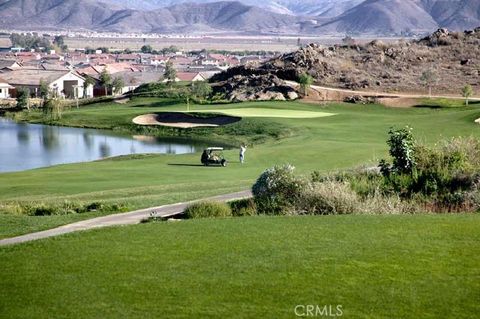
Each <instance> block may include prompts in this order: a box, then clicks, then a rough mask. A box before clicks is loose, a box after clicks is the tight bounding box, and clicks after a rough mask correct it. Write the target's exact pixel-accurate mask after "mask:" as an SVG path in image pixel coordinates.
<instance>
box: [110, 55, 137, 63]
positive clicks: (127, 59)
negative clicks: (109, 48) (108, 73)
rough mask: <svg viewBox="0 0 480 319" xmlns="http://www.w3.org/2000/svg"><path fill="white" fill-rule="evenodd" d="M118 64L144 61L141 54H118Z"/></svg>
mask: <svg viewBox="0 0 480 319" xmlns="http://www.w3.org/2000/svg"><path fill="white" fill-rule="evenodd" d="M116 62H127V63H141V62H142V59H141V56H140V55H139V54H117V57H116Z"/></svg>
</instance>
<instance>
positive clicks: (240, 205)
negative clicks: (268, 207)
mask: <svg viewBox="0 0 480 319" xmlns="http://www.w3.org/2000/svg"><path fill="white" fill-rule="evenodd" d="M230 207H231V208H232V214H233V216H235V217H244V216H255V215H257V214H258V213H257V205H255V201H254V200H253V199H252V198H248V199H242V200H237V201H234V202H230Z"/></svg>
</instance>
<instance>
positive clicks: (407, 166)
mask: <svg viewBox="0 0 480 319" xmlns="http://www.w3.org/2000/svg"><path fill="white" fill-rule="evenodd" d="M388 135H389V138H388V140H387V144H388V146H389V147H390V151H389V153H390V156H391V157H392V158H393V164H392V166H390V165H389V164H388V163H387V162H386V161H385V160H381V161H380V167H381V171H382V173H383V175H384V176H388V175H390V173H396V174H412V173H413V171H414V170H415V166H416V162H415V138H414V137H413V134H412V129H411V128H410V127H408V126H407V127H405V128H402V129H394V128H391V129H390V130H389V132H388Z"/></svg>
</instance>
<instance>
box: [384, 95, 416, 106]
mask: <svg viewBox="0 0 480 319" xmlns="http://www.w3.org/2000/svg"><path fill="white" fill-rule="evenodd" d="M376 101H377V103H379V104H382V105H385V106H387V107H400V108H409V107H414V106H417V105H421V104H422V99H416V98H407V97H397V98H395V97H384V98H378V99H377V100H376Z"/></svg>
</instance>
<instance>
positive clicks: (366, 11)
mask: <svg viewBox="0 0 480 319" xmlns="http://www.w3.org/2000/svg"><path fill="white" fill-rule="evenodd" d="M436 27H438V25H437V22H435V20H434V19H433V18H432V17H431V16H430V14H428V13H427V12H426V11H425V10H424V9H423V8H422V7H421V6H419V5H418V3H417V2H416V1H408V0H367V1H365V2H363V3H361V4H360V5H358V6H356V7H354V8H352V9H350V10H348V11H347V12H345V13H344V14H342V15H340V16H339V17H338V18H335V19H334V20H332V21H330V22H328V23H326V24H324V25H321V26H318V27H317V29H318V31H323V32H325V31H330V32H340V33H341V32H343V33H373V34H380V33H398V31H407V30H411V31H417V32H428V31H430V30H434V29H435V28H436Z"/></svg>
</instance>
